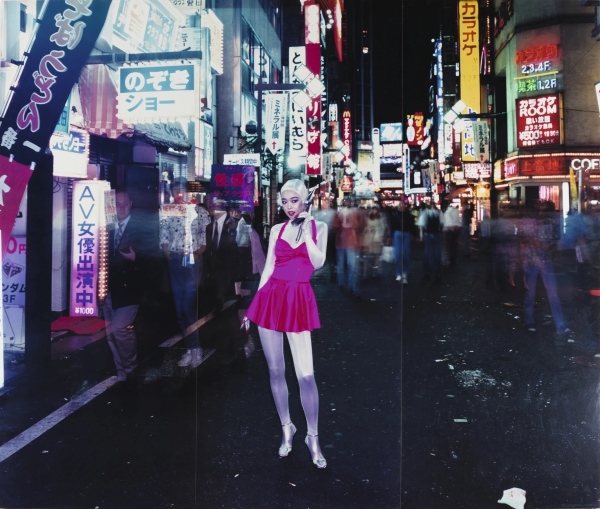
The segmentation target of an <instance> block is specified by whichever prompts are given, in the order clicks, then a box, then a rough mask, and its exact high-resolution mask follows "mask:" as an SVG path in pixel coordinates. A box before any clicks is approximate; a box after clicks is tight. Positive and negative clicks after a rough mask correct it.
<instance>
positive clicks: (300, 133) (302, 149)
mask: <svg viewBox="0 0 600 509" xmlns="http://www.w3.org/2000/svg"><path fill="white" fill-rule="evenodd" d="M289 56H290V81H291V82H292V83H300V81H299V80H298V79H297V78H295V77H294V71H295V70H296V69H297V68H298V67H299V66H300V65H306V48H305V47H304V46H291V47H290V53H289ZM297 93H298V92H296V91H292V92H291V94H290V157H295V158H299V157H306V155H307V153H308V143H307V141H306V108H300V107H299V106H298V105H297V104H296V103H295V102H294V96H295V95H296V94H297Z"/></svg>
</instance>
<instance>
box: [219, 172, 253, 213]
mask: <svg viewBox="0 0 600 509" xmlns="http://www.w3.org/2000/svg"><path fill="white" fill-rule="evenodd" d="M210 203H211V207H212V208H213V209H215V210H225V208H226V207H235V208H237V209H239V210H240V211H241V212H252V211H253V210H254V166H233V165H231V166H230V165H224V164H213V166H212V175H211V178H210Z"/></svg>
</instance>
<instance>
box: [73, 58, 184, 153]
mask: <svg viewBox="0 0 600 509" xmlns="http://www.w3.org/2000/svg"><path fill="white" fill-rule="evenodd" d="M115 79H116V73H115V72H114V71H112V70H111V69H110V68H109V67H108V66H107V65H104V64H98V65H88V66H85V67H84V69H83V71H82V73H81V78H80V80H79V95H80V97H81V108H82V110H83V118H84V123H85V129H86V130H87V131H88V132H89V133H91V134H97V135H99V136H102V135H106V136H108V137H109V138H118V137H119V136H121V135H122V134H124V133H131V134H132V135H138V136H142V137H144V138H146V139H147V140H148V141H150V142H151V143H155V144H160V145H164V146H165V147H169V148H173V149H175V150H180V151H187V150H190V149H191V148H192V144H191V143H190V141H189V140H188V138H187V130H186V129H184V127H183V126H182V125H181V124H180V123H179V122H169V123H156V124H138V125H128V124H125V123H123V121H122V120H120V119H119V118H117V88H116V86H115Z"/></svg>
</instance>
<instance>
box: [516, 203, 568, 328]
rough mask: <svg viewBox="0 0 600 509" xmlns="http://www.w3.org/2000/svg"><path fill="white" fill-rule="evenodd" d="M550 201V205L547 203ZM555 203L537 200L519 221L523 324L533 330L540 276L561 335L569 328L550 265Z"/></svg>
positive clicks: (554, 236) (555, 240) (555, 228)
mask: <svg viewBox="0 0 600 509" xmlns="http://www.w3.org/2000/svg"><path fill="white" fill-rule="evenodd" d="M549 205H551V206H549ZM553 209H554V204H553V203H551V202H549V203H547V204H537V205H536V209H535V210H531V209H530V210H528V211H527V212H526V214H525V217H524V218H523V220H522V221H521V229H522V233H523V236H522V239H523V240H522V244H521V246H522V251H523V257H524V268H525V278H526V281H527V291H526V293H525V324H527V325H529V326H531V328H532V329H534V330H535V328H534V325H535V319H534V302H535V290H536V286H537V279H538V276H541V278H542V282H543V283H544V287H545V288H546V294H547V295H548V301H549V303H550V309H551V310H552V318H553V319H554V325H555V327H556V332H557V334H559V335H564V334H566V333H568V332H570V329H568V328H567V326H566V324H565V320H564V317H563V312H562V306H561V304H560V299H559V297H558V290H557V285H556V274H555V272H554V267H553V266H552V254H553V252H554V250H555V249H556V247H557V243H558V239H559V236H560V235H559V228H558V221H557V220H556V216H555V214H554V210H553Z"/></svg>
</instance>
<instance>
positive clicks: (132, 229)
mask: <svg viewBox="0 0 600 509" xmlns="http://www.w3.org/2000/svg"><path fill="white" fill-rule="evenodd" d="M116 206H117V221H118V225H117V228H115V230H114V231H109V232H108V239H109V243H108V295H107V297H106V300H105V301H104V318H105V320H106V321H108V322H110V324H109V325H108V326H107V333H108V335H107V337H108V345H109V346H110V349H111V350H112V353H113V357H114V359H115V366H116V368H117V378H118V380H119V381H120V382H125V381H126V380H127V376H128V375H129V373H131V372H132V371H133V370H134V369H135V368H136V367H137V344H136V336H135V330H134V329H133V321H134V320H135V317H136V315H137V313H138V309H139V307H140V302H141V299H142V287H141V279H140V266H141V257H142V256H143V255H142V249H141V245H142V240H143V239H141V234H140V231H141V228H140V225H139V224H137V223H136V220H135V219H132V217H131V207H132V202H131V198H130V197H129V195H128V194H127V193H126V192H122V191H119V192H117V193H116Z"/></svg>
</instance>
